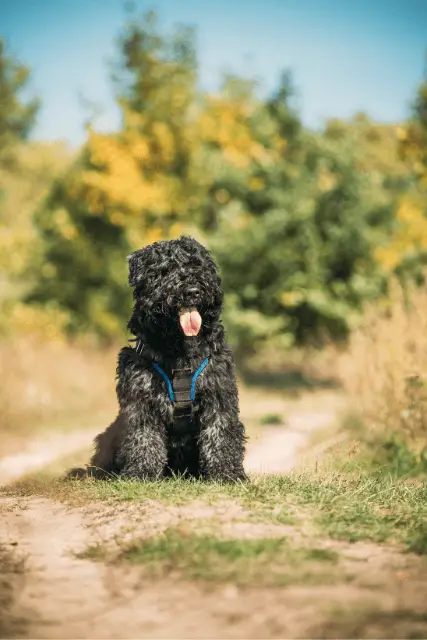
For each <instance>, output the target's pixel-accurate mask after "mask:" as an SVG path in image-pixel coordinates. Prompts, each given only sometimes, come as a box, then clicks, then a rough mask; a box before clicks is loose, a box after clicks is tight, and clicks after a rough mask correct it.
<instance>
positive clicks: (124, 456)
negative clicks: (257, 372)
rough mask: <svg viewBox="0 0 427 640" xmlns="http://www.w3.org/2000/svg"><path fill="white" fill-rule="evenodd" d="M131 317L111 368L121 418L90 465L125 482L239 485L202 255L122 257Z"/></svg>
mask: <svg viewBox="0 0 427 640" xmlns="http://www.w3.org/2000/svg"><path fill="white" fill-rule="evenodd" d="M128 260H129V284H130V286H132V287H133V297H134V308H133V313H132V317H131V319H130V321H129V323H128V328H129V329H130V330H131V332H132V333H133V335H134V336H135V342H136V346H135V348H133V347H130V346H128V347H124V348H123V349H122V350H121V351H120V354H119V359H118V367H117V377H118V381H117V397H118V400H119V406H120V412H119V415H118V417H117V418H116V420H115V422H113V424H111V425H110V426H109V427H108V429H107V430H106V431H105V432H104V433H102V434H100V435H98V436H97V437H96V439H95V446H96V451H95V454H94V456H93V457H92V459H91V462H90V465H91V467H92V469H93V471H94V475H97V471H96V469H98V470H102V471H103V472H104V473H105V472H106V473H107V474H120V475H121V476H123V477H125V478H138V479H155V478H160V477H163V476H167V475H171V474H174V473H178V474H188V475H190V476H195V477H202V478H206V479H212V480H217V481H221V482H225V481H236V480H244V479H245V473H244V470H243V457H244V450H245V440H246V438H245V430H244V426H243V424H242V423H241V422H240V420H239V403H238V392H237V382H236V375H235V371H234V363H233V357H232V353H231V350H230V348H229V347H228V345H227V344H226V343H225V341H224V329H223V326H222V323H221V320H220V313H221V309H222V300H223V292H222V289H221V280H220V278H219V275H218V272H217V269H216V266H215V263H214V261H213V259H212V257H211V255H210V253H209V252H208V251H207V249H205V248H204V247H203V246H202V245H201V244H199V243H198V242H196V241H195V240H193V239H192V238H187V237H182V238H180V239H179V240H170V241H162V242H155V243H154V244H152V245H149V246H147V247H145V248H144V249H141V250H139V251H136V252H134V253H132V254H131V255H130V256H129V259H128Z"/></svg>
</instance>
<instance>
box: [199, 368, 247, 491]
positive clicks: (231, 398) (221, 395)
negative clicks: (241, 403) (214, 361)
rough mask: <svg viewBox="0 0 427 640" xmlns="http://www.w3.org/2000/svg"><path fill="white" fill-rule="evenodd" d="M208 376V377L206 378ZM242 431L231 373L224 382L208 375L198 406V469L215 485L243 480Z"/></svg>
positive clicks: (243, 430)
mask: <svg viewBox="0 0 427 640" xmlns="http://www.w3.org/2000/svg"><path fill="white" fill-rule="evenodd" d="M206 377H208V376H206ZM245 442H246V436H245V428H244V426H243V424H242V423H241V422H240V420H239V408H238V394H237V383H236V380H235V377H234V371H232V370H230V373H229V375H228V376H227V377H226V379H222V376H219V375H215V371H214V372H213V374H212V375H211V377H210V379H209V382H208V385H207V388H206V389H205V392H204V394H203V399H202V401H201V406H200V436H199V447H200V469H201V472H202V474H203V476H204V477H205V478H206V479H209V480H217V481H219V482H235V481H237V480H246V479H247V478H246V475H245V471H244V469H243V458H244V455H245Z"/></svg>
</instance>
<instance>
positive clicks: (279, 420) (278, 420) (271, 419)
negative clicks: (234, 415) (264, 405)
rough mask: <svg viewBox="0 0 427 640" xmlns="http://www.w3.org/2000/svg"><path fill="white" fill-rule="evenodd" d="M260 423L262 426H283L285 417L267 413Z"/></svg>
mask: <svg viewBox="0 0 427 640" xmlns="http://www.w3.org/2000/svg"><path fill="white" fill-rule="evenodd" d="M259 422H260V424H262V425H274V424H283V417H282V416H281V415H280V414H279V413H266V414H265V416H262V417H261V418H260V421H259Z"/></svg>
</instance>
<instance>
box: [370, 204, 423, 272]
mask: <svg viewBox="0 0 427 640" xmlns="http://www.w3.org/2000/svg"><path fill="white" fill-rule="evenodd" d="M396 220H397V222H398V227H397V229H396V231H395V233H394V235H393V236H392V238H391V239H390V241H389V242H388V243H387V244H386V245H384V246H381V247H378V248H377V250H376V252H375V257H376V259H377V261H378V262H379V263H380V264H381V265H382V267H383V268H384V269H385V270H387V271H392V270H393V269H395V268H396V267H397V266H398V265H399V264H400V263H401V262H402V260H403V259H404V257H405V255H407V254H408V253H411V252H414V251H419V250H426V249H427V217H426V215H425V208H424V206H423V202H422V201H421V200H419V199H416V198H411V199H410V198H405V199H402V200H401V201H400V202H399V204H398V206H397V211H396Z"/></svg>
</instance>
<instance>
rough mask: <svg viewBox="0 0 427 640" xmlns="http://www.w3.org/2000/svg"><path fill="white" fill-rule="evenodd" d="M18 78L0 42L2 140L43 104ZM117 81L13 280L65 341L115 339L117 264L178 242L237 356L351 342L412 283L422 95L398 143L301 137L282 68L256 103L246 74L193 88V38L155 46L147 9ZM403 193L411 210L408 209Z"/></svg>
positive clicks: (349, 134)
mask: <svg viewBox="0 0 427 640" xmlns="http://www.w3.org/2000/svg"><path fill="white" fill-rule="evenodd" d="M2 69H3V71H2ZM27 80H28V70H27V69H26V68H24V67H22V66H20V65H17V64H16V63H13V62H11V60H10V58H8V57H7V56H6V54H5V53H4V47H3V46H2V48H1V49H0V83H1V82H3V83H5V86H6V89H5V90H4V91H3V93H2V96H4V98H3V99H2V101H0V140H1V135H3V134H2V131H3V132H4V135H5V136H7V140H8V141H12V140H15V139H18V138H19V139H22V138H25V136H26V135H27V133H28V130H29V127H30V125H31V122H32V121H33V119H34V116H35V113H36V107H37V105H36V103H35V102H30V103H23V102H22V101H20V100H19V99H18V96H19V92H20V90H21V88H22V87H24V86H25V84H26V82H27ZM113 80H114V86H115V91H116V97H117V102H118V104H119V106H120V109H121V112H122V124H121V126H120V128H119V130H118V131H117V132H115V133H112V134H100V133H97V132H96V131H93V130H92V129H91V128H90V127H89V128H88V135H87V141H86V143H85V145H84V146H83V148H82V149H81V152H80V155H79V158H78V159H77V160H76V161H75V163H74V165H73V167H71V169H70V170H69V171H68V173H67V174H66V175H63V176H58V175H57V176H55V181H54V184H53V185H52V187H51V189H50V192H49V194H48V196H47V197H46V199H45V201H44V202H43V204H42V205H41V206H40V205H39V204H38V203H37V206H36V207H35V209H36V213H35V217H34V226H35V227H36V229H37V235H36V237H34V236H31V239H32V240H34V242H33V243H32V246H33V248H32V250H31V260H27V261H25V264H23V265H20V267H19V269H20V272H21V274H24V275H25V280H26V282H27V283H29V285H30V292H29V293H28V292H21V293H20V295H21V299H22V296H25V300H26V301H27V302H29V303H31V304H33V305H38V306H41V307H42V308H44V307H47V306H49V305H52V304H54V305H55V308H57V309H58V311H59V312H61V313H63V314H64V317H65V316H66V317H67V318H68V321H67V329H68V331H70V332H71V333H81V332H84V333H87V332H89V333H95V334H97V335H98V336H102V337H103V338H105V339H111V338H112V337H114V336H118V335H122V334H123V331H124V327H125V324H126V319H127V317H128V313H129V307H130V293H129V290H128V287H127V285H126V280H127V278H126V256H127V255H128V254H129V253H130V252H131V251H132V250H134V249H137V248H139V247H141V246H144V245H145V244H148V243H150V242H153V241H155V240H158V239H161V238H170V237H177V236H178V235H180V234H181V233H183V232H189V233H193V234H195V235H197V236H198V237H201V238H202V239H203V240H204V241H205V242H206V244H208V245H209V246H210V248H211V249H212V250H213V252H214V254H215V256H216V258H217V260H218V262H219V265H220V268H221V271H222V276H223V280H224V286H225V289H226V292H227V297H226V302H225V310H224V320H225V323H226V326H227V329H228V332H229V336H230V340H231V341H232V342H233V343H234V345H235V347H236V352H237V354H238V355H245V354H246V355H247V354H250V353H251V352H252V353H253V352H254V351H256V350H257V349H259V348H261V347H263V346H274V347H276V348H281V349H288V348H289V347H291V346H292V345H294V344H307V343H312V344H315V345H319V344H320V345H321V344H323V343H324V342H325V341H327V340H331V339H332V340H336V341H340V340H345V339H346V338H347V336H348V333H349V331H350V329H351V327H352V323H353V320H354V319H356V318H357V314H359V313H360V311H361V310H362V309H363V306H364V304H365V303H366V302H367V301H369V300H373V299H377V298H378V297H380V296H381V295H383V294H384V293H386V290H387V283H388V278H389V276H390V273H392V272H393V271H396V270H398V269H399V268H400V269H403V267H402V265H403V266H405V265H408V268H407V269H406V271H407V272H409V273H410V274H411V275H412V276H414V275H415V276H417V277H418V278H419V280H421V279H422V278H421V275H420V265H422V263H423V260H424V259H425V256H426V255H427V253H426V251H427V248H426V247H427V244H426V242H427V241H426V238H427V232H426V229H427V227H426V225H425V224H423V222H424V214H425V210H426V208H425V198H424V196H423V195H422V194H421V191H422V184H423V182H422V181H423V179H424V177H425V176H424V173H423V171H424V170H423V167H424V164H425V162H424V159H423V158H424V156H423V154H424V151H423V149H424V146H425V145H424V137H423V136H424V133H425V131H424V130H425V117H424V116H425V113H424V112H425V89H424V88H423V87H424V85H422V86H421V88H420V90H419V95H418V98H417V101H416V104H415V107H414V113H413V117H412V119H411V120H410V121H409V123H408V125H407V127H405V128H404V131H403V134H402V131H400V129H396V127H392V126H388V125H378V124H376V123H372V122H371V121H370V120H369V119H368V118H367V116H365V115H364V114H358V115H356V116H355V118H354V119H353V120H350V121H348V122H342V121H338V120H331V121H329V122H328V123H327V124H326V126H325V130H324V131H323V132H322V133H313V132H310V131H307V130H305V129H304V127H303V125H302V123H301V121H300V117H299V113H298V111H297V109H296V108H295V106H294V104H293V97H294V94H295V90H294V87H293V82H292V76H291V74H290V73H289V72H284V73H283V74H282V76H281V77H280V78H279V81H278V83H277V87H276V88H275V90H274V91H273V92H272V94H271V96H269V97H267V98H266V99H264V100H261V99H260V98H259V97H258V95H257V91H256V88H257V87H256V83H255V82H254V81H253V80H252V79H251V78H237V77H234V76H231V75H229V76H226V77H225V78H224V83H223V86H222V88H221V91H220V92H219V93H218V94H215V93H209V94H208V93H206V92H203V91H202V90H201V89H200V88H199V86H198V78H197V56H196V48H195V37H194V33H193V31H192V30H191V29H186V28H181V29H177V30H175V31H174V32H173V33H172V34H164V33H162V32H161V29H160V28H159V25H158V23H157V20H156V18H155V16H154V14H152V13H150V14H147V15H146V17H145V18H144V19H143V20H141V21H137V20H132V21H131V22H130V23H129V24H128V25H126V29H125V30H124V31H123V35H122V37H121V39H120V40H119V42H118V55H117V58H116V62H115V65H114V74H113ZM399 136H400V139H401V140H400V143H399V142H398V138H399ZM8 144H9V142H8ZM399 144H401V145H402V150H403V151H404V153H403V154H401V155H402V157H400V156H399ZM405 145H406V146H405ZM405 154H406V155H405ZM414 154H415V155H414ZM409 159H410V160H411V161H412V165H413V166H411V167H410V166H409V164H408V160H409ZM414 167H415V168H414ZM408 189H410V190H412V191H416V193H417V197H418V196H419V198H421V200H417V201H416V202H415V203H414V202H413V201H412V200H411V202H408V196H407V191H408ZM402 194H403V196H404V197H403V198H402ZM414 211H416V212H417V215H416V216H415V218H414V216H413V212H414ZM32 223H33V221H31V224H32ZM30 226H31V225H30ZM32 228H33V229H34V227H32ZM420 233H421V235H420ZM30 235H31V234H29V236H28V237H30ZM420 238H421V239H420ZM28 242H29V241H27V244H28ZM18 253H19V254H21V255H23V253H24V252H23V251H21V250H20V251H19V252H16V254H18ZM405 268H406V267H405Z"/></svg>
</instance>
